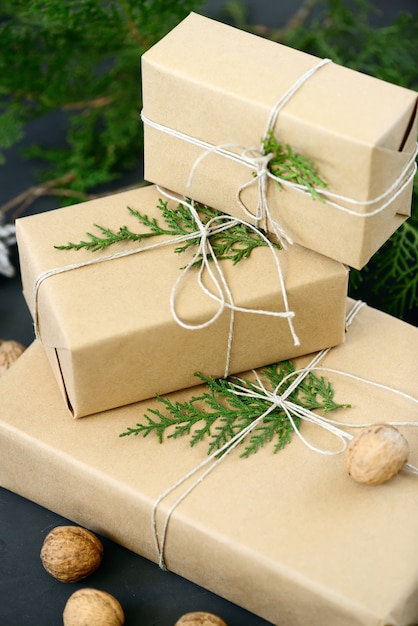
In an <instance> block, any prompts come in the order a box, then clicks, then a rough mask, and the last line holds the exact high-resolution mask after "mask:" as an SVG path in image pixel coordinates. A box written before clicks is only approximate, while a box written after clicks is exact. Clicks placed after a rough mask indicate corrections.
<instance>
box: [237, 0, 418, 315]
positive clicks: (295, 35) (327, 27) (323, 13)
mask: <svg viewBox="0 0 418 626" xmlns="http://www.w3.org/2000/svg"><path fill="white" fill-rule="evenodd" d="M378 5H379V3H378V2H375V3H371V2H368V1H367V0H353V2H351V3H350V4H349V3H348V2H344V1H343V0H305V2H304V3H303V5H302V7H301V9H300V10H299V11H298V12H295V15H294V16H293V17H292V19H291V20H290V21H289V23H288V24H287V25H286V26H285V27H284V28H278V29H267V28H266V27H265V26H263V25H260V26H251V25H250V24H249V23H248V21H247V17H246V13H245V10H244V9H243V5H242V4H241V3H239V2H229V3H227V7H228V12H229V17H230V18H232V20H233V21H234V22H235V23H236V25H237V26H239V27H240V28H242V29H247V30H250V31H253V32H255V33H257V34H259V35H262V36H264V37H268V38H269V39H272V40H275V41H278V42H280V43H283V44H285V45H288V46H290V47H293V48H296V49H298V50H303V51H305V52H308V53H310V54H313V55H315V56H317V57H320V58H325V57H326V58H330V59H332V60H333V61H335V62H336V63H339V64H341V65H345V66H347V67H350V68H352V69H354V70H357V71H360V72H363V73H366V74H370V75H372V76H376V77H377V78H380V79H382V80H386V81H388V82H391V83H394V84H397V85H400V86H403V87H407V88H409V89H414V90H418V46H417V41H418V19H417V16H416V15H410V14H407V13H405V14H400V15H399V16H398V17H397V19H396V20H395V21H394V22H393V23H392V24H391V25H390V26H384V27H374V26H371V24H370V22H371V18H373V17H374V16H375V14H378V9H377V8H375V7H378ZM417 204H418V184H416V185H415V187H414V194H413V202H412V210H413V217H412V218H410V219H409V220H408V221H407V222H405V223H404V224H403V225H402V226H401V227H400V228H399V230H398V231H397V232H396V233H395V234H394V235H393V236H392V237H391V238H390V239H389V241H388V242H387V243H386V244H385V245H384V246H383V247H382V248H381V249H380V250H379V251H378V252H377V253H376V254H375V255H374V256H373V258H372V259H371V261H370V262H369V263H368V264H367V265H366V267H365V268H364V269H363V270H362V271H361V272H359V271H357V270H352V271H351V273H350V288H349V292H350V295H351V296H352V297H353V298H363V299H365V300H367V301H368V302H369V303H370V304H375V305H376V306H378V308H380V309H383V310H385V311H387V312H388V313H391V314H392V315H396V316H398V317H400V318H403V319H406V320H410V321H412V322H415V323H416V318H415V315H416V309H417V305H418V279H417V276H418V245H417V240H418V217H417V215H416V211H417Z"/></svg>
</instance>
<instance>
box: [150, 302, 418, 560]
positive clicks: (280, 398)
mask: <svg viewBox="0 0 418 626" xmlns="http://www.w3.org/2000/svg"><path fill="white" fill-rule="evenodd" d="M363 306H364V303H363V302H360V301H358V302H356V303H355V304H354V306H353V308H352V309H351V311H350V312H349V313H348V315H347V318H346V324H347V328H349V326H350V325H351V323H352V321H353V320H354V319H355V317H356V316H357V314H358V312H359V311H360V310H361V308H362V307H363ZM330 350H332V348H327V349H325V350H321V351H320V352H318V354H316V355H315V356H314V357H313V358H312V360H311V361H310V362H309V363H308V365H307V366H306V367H304V368H301V369H299V370H295V371H294V372H291V373H290V374H288V375H286V376H285V377H283V379H282V380H281V381H280V383H279V384H278V385H277V386H276V388H275V389H274V390H273V391H269V390H268V389H267V388H266V387H265V385H264V384H263V383H262V381H261V379H260V377H259V376H258V374H257V372H256V371H253V373H254V375H255V379H256V384H252V387H251V388H249V387H248V386H247V385H246V383H245V381H244V380H242V379H240V378H235V381H236V382H235V383H233V384H232V387H233V388H234V390H235V391H234V393H236V395H239V396H244V397H248V398H258V399H263V400H267V401H269V402H270V406H269V407H268V408H267V409H266V411H264V412H263V413H262V414H261V415H260V416H259V417H257V419H255V420H254V421H253V422H251V424H249V425H248V426H246V427H245V428H243V429H242V430H241V431H240V432H239V433H237V434H236V435H235V436H234V437H232V438H231V439H230V440H229V441H227V442H226V443H225V444H224V445H223V446H222V447H221V448H219V449H218V450H216V451H215V452H213V453H212V454H210V455H209V456H207V457H206V458H205V459H204V460H203V461H202V462H201V463H199V464H198V465H197V466H195V467H194V468H192V469H191V470H190V471H189V472H187V474H185V475H184V476H182V477H181V478H180V479H179V480H178V481H176V482H175V483H174V484H173V485H171V486H170V487H168V488H167V489H166V490H165V491H164V492H163V493H162V494H161V495H160V496H159V497H158V498H157V499H156V501H155V503H154V506H153V509H152V515H151V528H152V533H153V539H154V545H155V549H156V552H157V555H158V564H159V566H160V568H161V569H167V568H166V565H165V558H164V552H165V545H166V539H167V531H168V524H169V521H170V518H171V516H172V514H173V512H174V511H175V509H176V508H177V507H178V506H179V504H181V502H182V501H183V500H184V499H185V498H186V497H187V496H188V495H189V494H190V493H191V492H192V491H193V490H194V489H195V488H196V487H197V486H198V485H199V484H200V483H201V482H202V481H203V480H204V479H205V478H206V477H207V476H208V475H209V474H210V473H211V472H212V471H213V470H214V469H215V468H216V467H217V466H218V465H219V463H221V462H222V461H223V460H224V459H225V458H226V456H227V455H229V454H230V453H231V452H232V451H233V450H234V449H235V448H236V447H237V446H238V445H239V444H240V443H241V442H242V441H243V440H244V439H245V438H246V437H247V436H248V435H249V434H250V433H251V432H252V431H253V430H254V429H256V428H257V426H258V425H259V424H260V423H261V422H262V421H263V420H264V419H265V418H266V417H267V416H268V415H269V413H271V412H272V411H274V410H275V409H276V408H280V409H282V410H283V411H284V412H285V414H286V417H287V419H288V420H289V422H290V424H291V426H292V428H293V430H294V432H295V434H296V435H297V436H298V438H299V439H300V440H301V441H302V443H303V444H304V445H306V446H307V447H308V448H309V449H310V450H312V451H314V452H317V453H319V454H323V455H328V456H335V455H338V454H341V453H343V452H344V451H345V450H346V447H347V443H348V442H349V441H350V440H351V439H352V438H353V435H352V434H351V433H348V432H347V431H345V430H344V429H343V428H342V427H344V428H365V427H368V426H370V425H371V424H369V423H366V424H351V423H348V422H341V421H336V420H332V419H330V418H328V417H324V416H321V415H318V414H316V413H314V412H313V411H311V410H309V409H306V408H304V407H302V406H300V405H299V404H297V403H296V402H293V401H292V400H290V399H289V398H290V396H291V394H292V393H293V392H294V391H295V389H296V388H297V387H298V386H299V385H300V384H301V382H302V381H303V380H304V379H305V378H306V377H307V376H308V375H309V373H310V372H313V371H324V372H332V373H334V374H338V375H341V376H345V377H347V378H351V379H353V380H355V381H357V382H360V383H363V384H367V385H370V386H372V387H375V388H380V389H384V390H386V391H389V392H392V393H394V394H396V395H399V396H401V397H404V398H406V399H407V400H410V401H412V402H414V403H416V404H418V399H417V398H414V397H413V396H411V395H409V394H407V393H404V392H402V391H399V390H398V389H394V388H392V387H388V386H386V385H383V384H380V383H376V382H374V381H372V380H368V379H366V378H362V377H360V376H356V375H354V374H349V373H347V372H344V371H341V370H336V369H332V368H328V367H320V366H319V365H318V363H319V362H320V361H321V360H322V359H323V358H324V357H325V356H326V355H327V354H328V352H330ZM292 377H295V379H294V380H293V382H291V383H290V385H289V386H288V387H287V388H286V389H285V390H284V391H283V392H282V393H281V388H282V387H284V386H286V384H287V382H288V381H289V380H290V379H291V378H292ZM295 418H300V419H301V420H302V421H305V422H309V423H312V424H315V425H316V426H319V427H320V428H321V429H323V430H326V431H327V432H329V433H331V434H332V435H334V436H335V437H337V439H338V440H339V441H340V442H341V446H340V448H338V449H336V450H334V449H332V450H330V449H325V448H318V447H317V446H315V445H313V444H312V443H311V442H310V441H309V440H308V439H307V438H306V437H305V436H304V435H303V434H302V433H301V431H300V430H299V428H298V427H297V425H296V421H295ZM388 423H389V424H390V425H392V426H404V427H406V426H408V427H409V426H410V427H418V422H388ZM206 466H208V467H206ZM205 468H206V469H205ZM405 469H406V470H407V471H409V472H411V473H413V474H416V475H418V467H415V466H414V465H411V464H409V463H407V464H406V465H405ZM202 470H203V471H202ZM199 472H202V473H201V474H200V475H199V476H198V477H197V478H196V479H195V480H194V482H192V483H191V485H189V487H187V488H186V489H185V491H184V492H183V493H181V494H180V495H179V497H178V498H177V499H176V500H175V502H174V503H173V504H172V505H171V507H170V508H169V510H168V511H167V513H166V515H165V519H164V524H163V528H162V531H161V535H160V536H159V534H158V529H157V510H158V507H159V505H160V503H161V502H162V501H163V500H164V499H165V498H166V497H167V496H168V495H170V494H171V493H172V492H173V491H175V490H176V489H178V488H179V487H181V486H182V485H183V484H184V483H185V482H186V481H188V480H189V479H190V478H192V477H193V476H194V475H195V474H199Z"/></svg>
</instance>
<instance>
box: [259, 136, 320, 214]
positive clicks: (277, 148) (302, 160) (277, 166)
mask: <svg viewBox="0 0 418 626" xmlns="http://www.w3.org/2000/svg"><path fill="white" fill-rule="evenodd" d="M262 146H263V151H264V153H265V154H272V155H273V157H272V159H270V161H269V165H268V167H269V170H270V172H271V173H272V174H274V176H277V177H279V178H283V179H284V180H288V181H290V182H292V183H296V184H298V185H302V186H303V187H305V188H306V189H307V190H308V191H309V193H310V194H311V196H312V198H313V199H314V200H320V201H321V202H324V198H322V196H321V195H320V194H319V193H318V192H317V191H316V189H315V187H327V184H326V183H325V181H323V180H322V178H321V177H320V176H319V174H317V172H316V169H315V165H314V163H313V161H312V160H311V159H309V158H308V157H306V156H303V155H301V154H296V153H295V152H294V151H293V149H292V148H291V146H289V145H288V144H286V145H283V144H280V143H279V142H278V141H277V139H276V138H275V136H274V134H273V132H272V131H269V132H268V133H267V135H266V137H264V139H263V141H262ZM277 184H278V186H279V187H280V186H281V185H280V182H279V181H277Z"/></svg>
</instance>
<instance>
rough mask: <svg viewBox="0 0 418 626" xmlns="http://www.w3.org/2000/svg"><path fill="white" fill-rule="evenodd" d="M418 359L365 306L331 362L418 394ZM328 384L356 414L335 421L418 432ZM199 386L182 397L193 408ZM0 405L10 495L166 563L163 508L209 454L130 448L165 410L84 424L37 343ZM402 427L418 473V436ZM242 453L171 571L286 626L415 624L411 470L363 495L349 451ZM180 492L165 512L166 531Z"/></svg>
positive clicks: (211, 479) (178, 542)
mask: <svg viewBox="0 0 418 626" xmlns="http://www.w3.org/2000/svg"><path fill="white" fill-rule="evenodd" d="M350 306H351V304H350ZM417 353H418V330H417V329H416V328H414V327H412V326H409V325H407V324H405V323H403V322H400V321H399V320H396V319H395V318H392V317H390V316H388V315H386V314H383V313H380V312H378V311H376V310H374V309H372V308H368V307H365V308H363V309H361V310H360V312H359V313H358V315H357V317H356V318H355V320H354V321H353V323H352V325H351V326H350V328H349V330H348V334H347V340H346V342H345V344H344V345H341V346H338V347H336V348H333V349H332V350H331V351H330V352H329V353H328V355H327V356H326V357H325V359H324V360H323V362H322V365H324V366H326V367H330V368H337V369H341V370H344V371H345V372H347V373H351V374H355V375H357V376H363V377H366V378H368V379H371V380H373V381H375V382H378V383H381V384H384V385H389V386H392V387H394V388H396V389H398V390H399V391H402V392H404V393H408V394H412V395H415V396H416V390H417V389H416V381H417V373H418V369H417V360H416V355H417ZM306 362H307V359H306V358H302V359H297V361H296V364H297V365H301V364H303V365H305V364H306ZM324 375H325V376H326V378H327V379H328V380H331V381H332V382H333V385H334V388H335V391H336V399H337V400H339V401H342V402H350V403H351V404H352V405H353V408H351V409H347V410H343V411H339V412H334V417H336V418H337V419H339V420H341V421H350V422H352V423H364V422H365V421H366V422H381V421H390V420H392V421H393V420H400V421H414V422H418V405H417V404H414V403H413V402H411V401H410V400H407V399H406V398H403V397H399V396H396V395H394V394H392V393H390V392H388V391H385V390H383V389H377V388H369V387H368V386H365V385H362V384H360V383H358V382H356V381H353V380H351V379H348V378H343V377H340V376H338V377H337V375H333V374H326V373H325V374H324ZM195 391H196V390H183V391H181V392H176V393H174V394H171V396H170V397H171V399H172V400H180V401H181V400H184V399H185V398H188V397H191V395H192V394H193V393H194V392H195ZM0 406H1V417H0V459H1V463H0V484H1V485H2V486H3V487H5V488H7V489H9V490H11V491H14V492H16V493H18V494H20V495H22V496H24V497H26V498H28V499H30V500H33V501H35V502H37V503H39V504H40V505H42V506H44V507H47V508H49V509H50V510H52V511H55V512H57V513H58V514H60V515H63V516H64V517H67V518H69V519H71V520H73V521H74V522H75V523H78V524H81V525H84V526H86V527H88V528H91V529H92V530H93V531H96V532H98V533H100V534H103V535H105V536H106V537H109V538H111V539H112V540H114V541H116V542H118V543H120V544H122V545H123V546H125V547H127V548H129V549H130V550H133V551H134V552H136V553H139V554H141V555H143V556H144V557H146V558H147V559H150V560H152V561H157V555H156V551H155V547H154V543H153V533H152V530H151V516H152V508H153V505H154V503H155V501H156V500H157V498H158V497H159V496H160V494H161V493H163V492H164V491H165V489H166V488H167V487H169V486H170V485H172V484H173V483H174V482H175V481H177V480H178V479H179V478H181V477H182V476H184V475H185V474H186V472H188V471H189V470H191V469H192V468H194V467H195V466H196V465H197V464H198V463H199V462H201V461H202V459H204V458H206V447H205V446H204V445H202V444H198V445H197V446H195V447H194V448H190V447H189V443H188V440H186V439H183V438H179V439H176V440H171V439H170V440H167V441H164V442H163V443H162V444H159V443H158V441H157V438H156V437H154V436H148V437H147V438H146V439H142V438H137V437H123V438H120V437H119V434H120V433H121V432H122V431H125V430H126V428H127V426H134V425H135V424H136V422H137V421H141V420H142V416H143V414H144V412H145V410H146V409H148V408H151V407H154V408H155V406H156V401H155V400H153V401H146V402H142V403H138V404H133V405H130V406H127V407H123V408H119V409H115V410H112V411H107V412H105V413H102V414H97V415H94V416H92V417H91V418H90V419H87V420H72V419H71V418H69V417H68V414H67V411H66V408H65V405H64V404H63V402H62V398H61V396H60V394H59V392H58V389H57V386H56V382H55V380H54V377H53V375H52V373H51V370H50V366H49V363H48V361H47V359H46V357H45V353H44V351H43V349H42V347H41V345H40V344H39V343H38V342H35V343H34V344H32V346H30V347H29V348H28V350H27V351H26V352H25V353H24V354H23V355H22V357H20V359H19V360H18V361H17V362H16V364H15V365H14V366H13V368H11V369H10V370H9V371H8V372H7V373H6V374H5V376H4V377H2V379H1V380H0ZM301 432H302V433H303V434H304V435H305V436H306V437H308V438H309V440H310V441H311V442H313V443H315V444H316V445H318V446H322V447H329V448H331V449H332V448H333V446H334V447H336V444H335V442H333V440H331V439H330V436H329V435H328V434H326V433H324V431H322V430H320V429H318V428H317V427H315V426H314V425H312V424H307V423H304V424H302V426H301ZM402 432H403V433H404V435H405V436H406V437H407V439H408V441H409V445H410V450H411V454H410V459H409V460H410V463H412V464H414V465H417V463H418V432H417V429H414V428H405V429H402ZM238 454H239V450H237V449H236V450H234V451H233V452H232V453H231V454H230V455H229V456H228V457H227V458H225V459H224V460H223V461H222V462H221V463H220V464H219V465H218V466H217V467H216V469H215V470H214V471H213V472H212V473H211V474H210V475H209V476H207V477H206V478H205V479H204V480H203V481H202V482H201V483H200V484H199V485H198V486H197V487H196V488H195V489H194V490H193V491H192V492H191V493H189V495H188V496H187V497H186V498H185V499H184V500H183V501H182V502H181V504H180V505H179V506H178V507H177V508H176V509H175V510H174V512H173V514H172V516H171V518H170V520H169V524H168V532H167V538H166V546H165V562H166V565H167V567H168V569H170V570H171V571H174V572H176V573H178V574H180V575H181V576H183V577H185V578H187V579H189V580H191V581H193V582H195V583H197V584H199V585H201V586H203V587H204V588H207V589H209V590H211V591H212V592H215V593H217V594H219V595H221V596H223V597H226V598H227V599H229V600H230V601H232V602H235V603H237V604H239V605H241V606H243V607H245V608H246V609H248V610H250V611H252V612H254V613H256V614H258V615H259V616H261V617H262V618H264V619H266V620H268V621H271V622H272V623H273V624H276V625H279V624H280V626H306V625H307V624H309V625H310V626H323V625H324V624H338V626H383V625H384V626H412V625H413V624H416V623H417V622H418V542H417V535H418V489H417V481H418V477H417V476H416V475H414V474H411V473H408V472H405V471H403V472H401V473H400V474H399V475H398V476H396V477H395V478H394V479H392V480H391V481H389V482H388V483H386V484H384V485H381V486H378V487H376V486H375V487H371V486H365V485H360V484H358V483H355V482H354V481H352V479H351V478H350V477H349V476H348V475H347V474H346V473H345V470H344V458H343V456H342V455H338V456H334V457H328V456H323V455H321V454H319V453H317V452H314V451H312V450H309V449H308V448H307V447H306V446H305V445H304V444H303V443H302V442H301V441H300V440H299V439H298V438H297V437H296V436H295V435H293V436H292V439H291V443H290V444H289V445H287V446H286V447H285V448H284V449H283V450H282V451H280V452H279V453H277V454H276V455H274V454H273V453H272V449H271V448H270V447H269V446H266V447H265V448H264V449H263V450H261V451H259V452H258V453H256V454H255V455H253V456H252V457H250V458H248V459H240V458H239V457H238ZM186 486H187V485H186ZM178 495H179V493H177V492H175V493H174V494H171V495H170V496H169V498H168V499H167V500H163V501H162V502H161V503H160V505H159V506H158V509H157V527H158V532H159V533H160V532H161V530H162V525H163V522H164V518H165V515H166V513H167V510H168V509H169V507H170V506H171V504H172V503H173V502H174V501H175V499H176V498H177V497H178Z"/></svg>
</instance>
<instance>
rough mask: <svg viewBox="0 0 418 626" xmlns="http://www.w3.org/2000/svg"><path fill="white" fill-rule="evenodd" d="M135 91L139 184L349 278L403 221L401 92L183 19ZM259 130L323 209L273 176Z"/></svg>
mask: <svg viewBox="0 0 418 626" xmlns="http://www.w3.org/2000/svg"><path fill="white" fill-rule="evenodd" d="M191 50H193V53H192V54H191V53H190V51H191ZM142 89H143V112H142V117H143V121H144V151H145V174H144V175H145V178H146V180H149V181H151V182H153V183H157V184H160V185H163V186H166V187H168V188H170V189H175V190H176V191H178V192H179V193H182V194H185V195H187V196H189V197H192V198H194V199H196V200H198V201H200V202H204V203H207V204H209V205H210V206H214V207H216V208H218V209H220V210H222V211H225V212H227V213H230V214H231V215H238V216H240V217H242V216H245V219H252V220H253V221H254V223H261V224H262V225H265V227H266V228H267V229H269V230H270V232H271V233H272V234H274V233H275V231H277V230H278V228H279V227H280V228H281V229H282V230H284V231H285V233H286V235H287V236H289V237H290V238H291V239H292V240H293V241H295V242H296V243H299V244H301V245H303V246H304V247H306V248H309V249H312V250H316V251H317V252H320V253H321V254H324V255H326V256H329V257H331V258H334V259H336V260H338V261H341V262H343V263H346V264H347V265H349V266H351V267H355V268H358V269H361V268H362V267H363V266H364V265H365V264H366V263H367V261H368V260H369V259H370V257H371V256H372V255H373V254H374V253H375V252H376V251H377V250H378V249H379V248H380V247H381V246H382V244H383V243H384V242H385V241H386V240H387V239H388V238H389V237H390V235H391V234H392V233H393V232H394V231H395V230H396V229H397V228H398V227H399V226H400V225H401V224H402V223H403V222H404V221H405V220H406V219H407V217H408V216H409V215H410V210H411V208H410V207H411V195H412V184H413V175H414V168H415V165H414V158H415V157H414V155H415V154H416V136H417V119H416V108H417V94H416V93H415V92H413V91H411V90H407V89H405V88H402V87H399V86H395V85H392V84H390V83H388V82H385V81H382V80H379V79H376V78H374V77H371V76H367V75H365V74H362V73H360V72H356V71H354V70H351V69H348V68H345V67H342V66H340V65H338V64H335V63H326V60H324V62H322V60H321V61H320V60H319V59H317V58H316V57H314V56H312V55H309V54H306V53H303V52H300V51H298V50H294V49H291V48H288V47H286V46H284V45H281V44H278V43H275V42H272V41H269V40H266V39H263V38H261V37H259V36H256V35H253V34H250V33H247V32H244V31H241V30H239V29H236V28H233V27H231V26H228V25H225V24H222V23H218V22H216V21H215V20H211V19H208V18H205V17H202V16H200V15H197V14H193V13H192V14H190V15H189V16H188V17H187V18H186V19H185V20H183V21H182V22H181V23H180V24H179V25H178V26H177V27H175V28H174V29H173V30H172V31H171V32H170V33H169V34H168V35H166V36H165V37H164V38H163V39H162V40H161V41H159V42H158V43H157V44H155V45H154V46H153V47H152V48H151V49H149V50H148V51H147V52H146V53H145V54H144V55H143V56H142ZM281 99H283V102H282V101H281ZM276 104H277V105H278V107H277V109H276ZM269 130H272V131H273V134H274V136H275V138H276V141H277V142H279V143H280V144H281V145H283V146H287V145H288V146H290V148H291V150H292V152H293V153H294V154H299V155H302V156H304V157H307V158H308V159H310V160H311V162H312V163H313V164H314V166H315V168H316V170H317V173H318V174H319V176H320V178H321V180H322V181H323V182H325V183H326V184H327V187H326V188H320V187H318V189H319V191H320V193H323V200H324V201H321V200H320V199H313V198H312V196H311V194H310V193H309V192H308V191H307V188H306V186H305V183H303V184H302V186H301V187H299V188H298V184H299V183H298V182H297V181H296V184H293V185H290V184H289V181H288V180H284V178H286V176H287V174H285V173H283V172H281V171H280V172H279V174H278V176H279V178H280V184H278V181H277V180H276V179H274V176H271V173H272V171H270V173H269V170H268V166H267V162H266V161H265V159H263V158H261V157H263V156H265V154H266V151H267V150H265V149H264V148H265V147H266V146H264V147H263V149H261V148H260V145H261V142H262V140H263V138H265V137H266V136H267V134H268V132H269ZM276 173H277V172H276ZM294 182H295V181H294ZM315 186H317V185H316V184H314V187H315ZM260 194H261V199H260ZM276 234H277V233H276Z"/></svg>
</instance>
